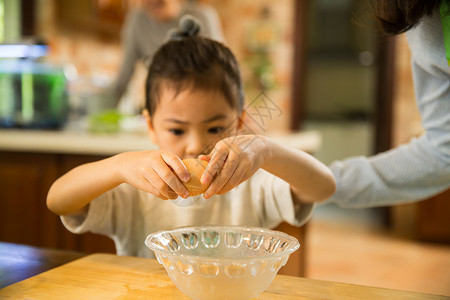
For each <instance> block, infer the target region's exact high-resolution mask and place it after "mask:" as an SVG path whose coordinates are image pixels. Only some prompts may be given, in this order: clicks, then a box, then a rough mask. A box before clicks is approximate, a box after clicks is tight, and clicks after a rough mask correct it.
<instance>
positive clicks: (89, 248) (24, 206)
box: [0, 151, 306, 276]
mask: <svg viewBox="0 0 450 300" xmlns="http://www.w3.org/2000/svg"><path fill="white" fill-rule="evenodd" d="M102 158H104V157H103V156H92V155H72V154H70V155H69V154H41V153H25V152H23V153H16V152H4V151H0V191H1V194H0V195H1V196H0V220H1V223H0V241H4V242H11V243H20V244H28V245H33V246H39V247H50V248H59V249H69V250H76V251H83V252H86V253H94V252H108V253H115V246H114V243H113V241H112V240H111V239H109V238H108V237H105V236H101V235H95V234H92V233H86V234H82V235H77V234H72V233H71V232H69V231H68V230H67V229H66V228H64V226H63V225H62V223H61V221H60V219H59V217H58V216H57V215H55V214H53V213H52V212H50V211H49V210H48V209H47V206H46V203H45V201H46V198H47V192H48V190H49V189H50V186H51V185H52V183H53V182H54V181H55V180H56V179H57V178H58V177H59V176H61V175H62V174H64V173H66V172H67V171H69V170H70V169H72V168H74V167H76V166H78V165H80V164H84V163H87V162H92V161H96V160H99V159H102ZM276 230H280V231H283V232H286V233H288V234H290V235H292V236H294V237H296V238H297V239H298V240H299V241H300V243H303V241H304V240H305V233H306V226H303V227H300V228H298V227H294V226H291V225H289V224H287V223H282V224H281V225H280V226H279V227H277V228H276ZM304 266H305V247H301V249H300V250H297V251H296V252H295V253H293V254H292V255H291V257H290V258H289V261H288V263H287V264H286V266H285V267H283V268H282V269H281V270H280V272H279V273H280V274H286V275H297V276H302V275H304Z"/></svg>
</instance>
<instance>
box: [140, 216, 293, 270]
mask: <svg viewBox="0 0 450 300" xmlns="http://www.w3.org/2000/svg"><path fill="white" fill-rule="evenodd" d="M214 228H219V229H220V230H227V229H230V230H233V229H234V230H236V229H239V230H243V231H247V232H252V231H253V232H254V231H256V232H261V233H269V234H270V233H272V234H276V235H278V236H282V237H283V238H285V239H287V240H289V241H290V244H289V247H288V248H286V249H285V250H284V251H282V252H278V253H265V254H264V255H263V256H255V257H252V258H251V259H249V257H246V258H239V257H221V258H214V257H207V256H200V255H186V254H178V253H176V252H171V251H168V250H165V249H162V248H160V247H158V246H157V245H155V244H153V243H151V239H152V238H154V237H156V236H158V235H161V234H164V233H173V232H179V231H184V230H186V229H193V230H198V231H202V230H208V229H214ZM145 245H146V246H147V247H148V248H150V249H151V250H153V251H154V252H155V254H159V253H163V254H164V255H166V256H170V257H174V256H176V257H179V258H184V259H188V260H195V261H200V260H208V261H209V262H220V261H239V262H241V261H248V260H253V259H255V258H257V259H259V260H271V259H275V258H279V257H283V256H287V255H290V254H292V253H293V252H295V251H296V250H297V249H298V248H300V242H299V241H298V240H297V239H296V238H295V237H293V236H291V235H289V234H287V233H284V232H281V231H276V230H272V229H268V228H264V227H254V226H242V225H200V226H181V227H177V228H173V229H166V230H159V231H156V232H153V233H150V234H149V235H147V238H146V239H145Z"/></svg>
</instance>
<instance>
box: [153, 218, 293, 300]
mask: <svg viewBox="0 0 450 300" xmlns="http://www.w3.org/2000/svg"><path fill="white" fill-rule="evenodd" d="M145 245H146V246H147V247H148V248H150V249H151V250H153V251H154V252H155V255H156V258H157V259H158V261H159V263H160V264H162V265H163V266H164V268H165V269H166V271H167V274H168V275H169V277H170V279H171V280H172V282H173V283H174V284H175V285H176V286H177V287H178V289H180V290H181V291H182V292H183V293H184V294H186V295H187V296H189V297H191V298H193V299H196V300H216V299H217V300H218V299H227V300H233V299H236V300H238V299H239V300H245V299H252V298H254V297H256V296H258V295H259V294H260V293H262V292H263V291H264V290H265V289H266V288H267V287H268V286H269V285H270V283H271V282H272V280H273V278H274V277H275V275H276V274H277V272H278V270H279V269H280V268H281V267H282V266H284V265H285V264H286V262H287V260H288V258H289V255H290V254H291V253H292V252H294V251H295V250H297V249H298V248H299V247H300V244H299V242H298V241H297V239H295V238H294V237H292V236H290V235H287V234H285V233H282V232H278V231H274V230H269V229H265V228H257V227H242V226H197V227H181V228H176V229H173V230H166V231H159V232H155V233H152V234H150V235H148V236H147V239H146V240H145Z"/></svg>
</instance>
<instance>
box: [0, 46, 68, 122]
mask: <svg viewBox="0 0 450 300" xmlns="http://www.w3.org/2000/svg"><path fill="white" fill-rule="evenodd" d="M46 50H47V49H46V46H45V45H17V44H16V45H0V127H1V128H42V129H58V128H60V127H61V126H63V125H64V123H65V122H66V120H67V116H68V112H69V101H68V94H67V82H68V80H67V76H66V74H65V72H64V67H62V66H60V65H55V64H51V63H48V62H45V61H44V60H42V59H40V58H41V57H42V56H44V55H45V54H46Z"/></svg>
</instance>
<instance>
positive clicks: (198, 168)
mask: <svg viewBox="0 0 450 300" xmlns="http://www.w3.org/2000/svg"><path fill="white" fill-rule="evenodd" d="M182 162H183V164H184V165H185V166H186V168H187V169H188V171H189V173H190V174H191V179H190V180H189V181H188V182H183V184H184V186H185V187H186V189H187V190H188V191H189V196H197V195H201V194H203V193H204V192H205V191H206V189H207V188H208V186H207V185H202V184H201V182H200V178H201V177H202V174H203V172H204V171H205V169H206V166H207V165H208V162H206V161H204V160H200V159H196V158H187V159H183V160H182Z"/></svg>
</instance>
